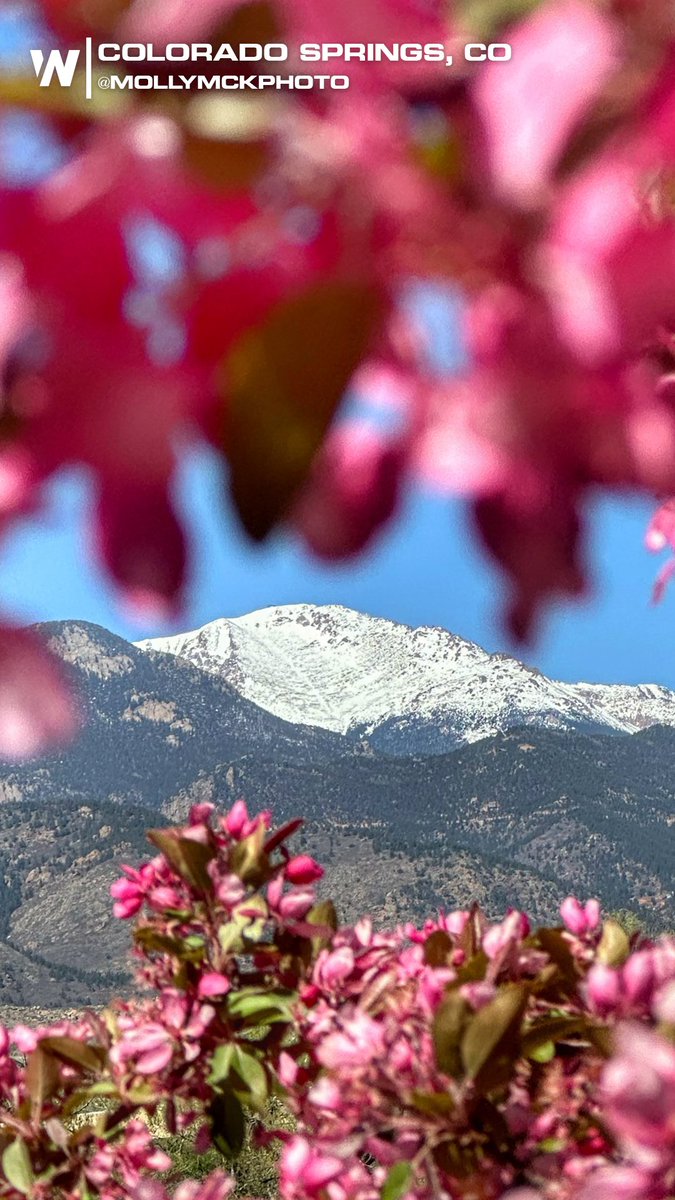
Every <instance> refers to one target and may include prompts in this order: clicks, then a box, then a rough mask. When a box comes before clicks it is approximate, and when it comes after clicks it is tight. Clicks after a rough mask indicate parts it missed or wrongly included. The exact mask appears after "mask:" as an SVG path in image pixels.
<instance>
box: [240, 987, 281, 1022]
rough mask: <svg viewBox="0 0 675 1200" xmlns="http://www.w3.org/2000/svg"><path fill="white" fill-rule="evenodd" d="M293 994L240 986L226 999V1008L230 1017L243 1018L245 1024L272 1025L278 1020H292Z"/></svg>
mask: <svg viewBox="0 0 675 1200" xmlns="http://www.w3.org/2000/svg"><path fill="white" fill-rule="evenodd" d="M295 1000H296V997H295V996H294V995H290V996H288V995H282V993H281V992H258V991H248V990H246V989H244V988H242V989H241V990H240V991H238V992H234V993H233V994H232V995H231V996H228V999H227V1009H228V1012H229V1014H230V1016H231V1017H237V1018H239V1019H240V1020H244V1021H246V1022H247V1024H249V1025H250V1024H253V1025H272V1024H277V1023H278V1022H280V1021H284V1022H285V1021H292V1019H293V1005H294V1003H295Z"/></svg>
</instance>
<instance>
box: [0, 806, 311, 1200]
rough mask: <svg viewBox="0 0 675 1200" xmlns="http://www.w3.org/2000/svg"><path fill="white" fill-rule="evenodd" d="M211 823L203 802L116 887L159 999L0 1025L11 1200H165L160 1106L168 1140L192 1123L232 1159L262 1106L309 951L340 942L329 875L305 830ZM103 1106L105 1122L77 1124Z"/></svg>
mask: <svg viewBox="0 0 675 1200" xmlns="http://www.w3.org/2000/svg"><path fill="white" fill-rule="evenodd" d="M212 812H213V806H212V805H204V804H202V805H197V806H195V807H194V808H193V809H192V811H191V813H190V819H189V823H188V825H187V826H186V827H185V828H183V829H178V828H176V829H167V830H156V831H154V832H153V833H152V834H151V837H152V839H153V841H154V843H155V845H156V846H158V847H161V851H160V853H159V854H158V855H157V856H156V857H155V858H154V859H153V860H152V862H150V863H146V864H144V865H143V866H141V867H140V868H139V869H134V868H130V867H127V868H125V876H124V878H123V879H121V880H119V881H118V882H117V883H116V884H113V887H112V892H113V896H114V898H115V910H116V913H117V915H118V916H119V917H121V918H127V917H131V916H135V917H136V927H135V955H136V959H137V964H138V969H137V981H138V983H139V985H141V986H145V985H148V984H149V985H150V986H151V987H152V988H153V989H154V994H153V995H149V996H148V997H147V998H137V999H133V1000H128V1001H122V1000H118V1001H115V1002H113V1003H112V1004H111V1006H110V1008H109V1010H108V1011H107V1012H106V1013H104V1014H103V1015H102V1016H95V1015H94V1014H89V1015H88V1016H86V1017H85V1018H83V1019H82V1020H81V1021H80V1022H78V1023H63V1024H60V1025H53V1026H46V1027H44V1028H38V1029H30V1028H27V1027H25V1026H17V1027H15V1028H14V1029H12V1030H6V1029H3V1028H0V1153H1V1154H2V1165H3V1173H2V1175H1V1176H0V1197H2V1198H3V1200H4V1198H5V1197H7V1198H8V1200H19V1197H20V1196H26V1195H32V1196H33V1195H34V1196H35V1197H37V1198H38V1200H52V1198H54V1200H56V1197H61V1196H65V1195H67V1196H69V1197H73V1200H77V1198H81V1200H92V1198H93V1197H94V1196H100V1197H101V1198H102V1200H123V1198H125V1197H130V1198H131V1200H168V1198H167V1193H166V1189H165V1187H164V1185H163V1184H162V1183H161V1181H159V1180H158V1179H157V1178H156V1176H157V1175H158V1173H162V1172H167V1171H168V1170H169V1169H170V1168H171V1166H172V1163H171V1159H170V1158H169V1157H168V1155H167V1154H166V1153H165V1152H164V1151H162V1150H159V1149H157V1147H156V1146H155V1145H154V1144H153V1141H152V1138H151V1136H150V1133H149V1131H148V1127H147V1124H146V1123H144V1121H143V1120H142V1117H143V1115H144V1114H148V1115H152V1114H155V1113H156V1112H157V1111H158V1109H159V1108H160V1106H162V1111H163V1112H165V1114H166V1121H167V1124H168V1127H169V1131H170V1132H176V1131H181V1130H185V1129H188V1128H190V1127H192V1126H194V1127H195V1130H196V1145H197V1147H198V1149H200V1150H204V1149H206V1148H208V1147H209V1146H210V1145H212V1144H214V1143H215V1145H217V1146H220V1147H221V1149H223V1150H226V1151H227V1153H228V1154H230V1155H231V1154H232V1153H236V1152H237V1150H238V1149H239V1148H240V1141H241V1138H242V1137H243V1120H244V1118H243V1112H244V1108H245V1107H250V1108H252V1109H256V1110H260V1108H261V1107H262V1106H263V1105H264V1103H265V1100H266V1097H267V1095H268V1090H269V1087H270V1086H271V1083H272V1081H273V1079H274V1063H275V1059H276V1056H277V1053H278V1046H279V1044H280V1042H281V1041H282V1040H283V1039H284V1038H285V1036H286V1035H287V1033H288V1031H289V1029H290V1028H292V1021H293V1009H294V1005H295V1004H296V1003H297V998H298V992H299V989H300V988H301V987H302V986H304V985H305V984H306V978H307V970H308V967H309V964H310V963H311V957H312V950H311V947H312V939H313V938H315V937H318V936H320V935H321V936H326V935H328V934H329V933H330V929H329V928H328V926H324V923H323V920H324V918H323V915H322V910H321V909H317V910H316V913H312V911H311V910H312V909H314V908H315V897H314V893H313V891H312V889H311V883H313V882H316V881H317V880H318V879H319V878H320V877H321V875H322V871H321V868H320V867H319V866H318V864H317V863H315V862H314V860H313V859H311V858H309V856H307V855H299V856H297V857H292V856H291V855H290V854H289V852H288V851H287V849H286V846H285V843H286V840H287V838H288V836H290V834H291V833H292V832H294V831H295V830H296V829H297V827H298V825H299V824H300V822H298V821H294V822H291V823H290V824H289V825H287V826H285V827H283V828H281V829H279V830H276V831H273V832H271V831H270V820H269V814H267V813H263V814H261V815H259V816H256V817H253V818H251V817H249V815H248V812H247V809H246V806H245V804H244V803H243V802H241V801H240V802H238V803H237V804H235V805H234V807H233V808H232V810H231V811H230V813H228V814H227V815H226V816H224V817H223V818H222V819H221V820H219V821H218V822H217V824H216V825H215V827H214V826H213V825H212ZM315 917H316V920H315ZM266 1023H267V1025H268V1031H267V1035H266V1037H264V1038H262V1039H261V1038H260V1036H259V1030H260V1026H261V1025H265V1024H266ZM17 1053H18V1054H20V1055H22V1056H24V1059H25V1063H24V1064H23V1065H22V1063H21V1062H20V1061H19V1060H18V1058H17ZM96 1097H103V1098H104V1100H105V1101H106V1102H107V1106H108V1110H107V1111H106V1112H104V1113H103V1114H102V1115H101V1114H99V1115H95V1116H94V1117H92V1118H91V1124H89V1125H87V1124H85V1125H84V1126H82V1124H81V1123H80V1122H78V1123H77V1125H76V1126H75V1127H73V1126H72V1125H71V1124H70V1123H69V1118H70V1117H71V1116H72V1114H73V1113H77V1112H78V1111H79V1110H81V1109H82V1108H83V1107H84V1106H85V1104H86V1103H87V1102H88V1101H92V1100H94V1099H95V1098H96ZM231 1187H232V1181H231V1180H230V1178H229V1176H226V1175H225V1174H223V1173H222V1172H220V1173H219V1172H217V1173H216V1174H215V1175H213V1176H211V1177H210V1178H209V1179H208V1180H207V1181H205V1182H204V1183H203V1184H201V1185H197V1184H192V1183H189V1182H188V1183H185V1184H181V1186H180V1187H179V1188H178V1190H177V1191H176V1192H175V1197H174V1200H226V1197H227V1196H228V1195H229V1192H230V1190H231Z"/></svg>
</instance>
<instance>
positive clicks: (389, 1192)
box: [380, 1162, 413, 1200]
mask: <svg viewBox="0 0 675 1200" xmlns="http://www.w3.org/2000/svg"><path fill="white" fill-rule="evenodd" d="M412 1178H413V1169H412V1167H411V1165H410V1163H407V1162H397V1163H394V1165H393V1167H392V1168H391V1170H390V1171H389V1174H388V1175H387V1178H386V1179H385V1181H384V1183H383V1185H382V1191H381V1192H380V1196H381V1197H382V1200H401V1197H402V1196H405V1194H406V1192H408V1191H409V1190H410V1185H411V1183H412Z"/></svg>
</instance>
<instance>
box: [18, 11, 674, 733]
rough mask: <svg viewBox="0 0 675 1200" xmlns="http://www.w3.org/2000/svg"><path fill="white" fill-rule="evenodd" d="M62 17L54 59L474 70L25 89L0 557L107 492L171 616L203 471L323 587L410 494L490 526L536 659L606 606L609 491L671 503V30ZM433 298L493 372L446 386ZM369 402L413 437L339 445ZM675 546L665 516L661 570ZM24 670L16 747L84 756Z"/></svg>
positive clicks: (652, 536) (133, 585)
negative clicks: (593, 609)
mask: <svg viewBox="0 0 675 1200" xmlns="http://www.w3.org/2000/svg"><path fill="white" fill-rule="evenodd" d="M37 10H38V13H39V15H40V16H41V17H42V18H44V23H45V33H44V44H45V47H47V48H48V47H50V46H52V45H54V43H55V39H60V44H61V45H62V46H63V47H64V49H66V48H78V47H80V48H81V47H82V45H83V39H84V38H85V37H91V38H93V39H94V44H95V45H98V44H99V43H100V42H105V43H107V44H109V43H110V41H113V42H114V43H124V42H132V43H135V44H140V45H145V44H150V45H151V46H152V47H153V51H154V53H155V55H159V56H161V52H162V48H166V46H167V44H169V43H170V42H176V41H178V42H188V43H191V42H193V41H195V42H199V43H200V44H201V45H208V44H209V43H213V44H214V45H219V44H222V43H226V44H228V45H231V46H233V47H234V48H235V50H236V48H237V47H238V46H240V45H241V44H242V43H247V42H254V43H261V44H265V43H269V42H270V41H283V42H285V43H286V44H287V45H288V46H289V47H290V51H291V59H290V62H289V69H292V68H293V57H292V56H293V54H294V53H295V50H294V48H296V49H297V47H298V46H299V45H300V44H302V43H304V42H310V43H323V42H333V43H350V44H361V43H363V44H366V43H373V44H375V43H377V42H381V41H384V42H386V43H387V44H392V43H399V44H401V43H406V44H408V43H410V44H432V45H441V46H443V47H445V48H446V49H447V51H448V53H450V54H452V57H453V65H452V66H451V67H448V66H447V65H446V62H445V61H444V59H443V56H442V57H441V61H418V62H415V61H399V62H391V61H389V60H388V59H386V58H385V59H384V60H383V61H380V62H378V61H372V62H360V61H358V60H350V61H348V62H346V63H340V64H339V70H340V71H341V72H344V73H345V74H346V75H347V76H348V78H349V82H350V87H349V89H348V90H342V91H334V90H331V89H328V90H323V91H322V90H315V91H290V90H285V91H283V92H282V93H264V92H259V93H257V92H246V93H232V92H230V93H222V92H220V93H218V92H213V93H210V92H209V93H205V94H204V95H202V94H199V95H197V96H195V95H192V94H191V93H187V92H186V93H175V94H174V93H170V94H168V95H169V98H168V99H167V93H165V92H161V91H160V92H157V93H155V94H150V93H147V92H125V93H123V94H122V93H113V92H105V91H103V90H101V89H96V94H95V98H94V100H92V101H87V100H85V99H84V98H83V94H82V87H81V80H80V78H79V76H76V81H75V86H74V87H73V88H71V89H70V90H68V89H63V88H60V87H58V86H56V85H54V86H52V87H48V88H42V87H40V86H39V85H38V81H37V80H36V79H35V77H34V73H32V72H31V74H30V78H29V77H28V75H25V74H21V72H19V74H12V73H5V74H4V75H2V76H0V98H4V100H5V101H6V104H7V106H8V109H7V110H6V112H5V116H4V120H5V122H6V121H8V120H9V119H10V116H9V115H8V114H10V115H11V106H12V105H20V106H23V107H24V108H28V109H33V110H34V111H35V112H36V113H37V114H38V116H39V119H40V121H42V122H43V133H44V131H45V130H47V131H48V133H49V137H50V138H51V142H50V145H51V149H52V153H51V155H50V169H48V170H47V171H46V172H43V173H42V174H41V175H39V177H38V178H37V179H36V178H35V175H36V174H37V172H35V171H34V172H33V173H32V174H31V177H30V180H25V181H24V182H23V184H22V185H21V186H16V180H15V179H13V178H10V177H9V176H8V174H7V171H5V172H4V175H3V176H2V178H0V251H1V253H2V258H1V259H0V306H1V310H2V321H1V322H0V326H1V329H2V337H1V339H0V358H1V360H2V364H3V392H2V396H3V401H2V404H3V407H2V414H1V422H0V424H1V433H2V445H1V449H0V480H1V482H2V486H1V487H0V505H1V506H2V516H3V526H4V528H5V529H6V530H9V529H10V528H11V526H12V522H13V520H14V519H15V518H16V517H17V516H20V515H21V514H23V513H25V512H27V511H30V510H31V509H32V508H33V507H34V506H35V505H36V504H38V503H39V498H40V489H41V486H42V484H43V483H44V481H45V480H46V479H47V478H48V477H49V476H50V475H51V474H53V472H55V471H56V470H57V469H58V468H59V467H60V466H62V465H63V464H64V463H72V462H79V463H84V464H86V465H87V466H88V467H89V468H90V469H91V470H92V472H94V473H95V476H96V479H97V494H96V501H95V505H94V511H93V512H92V514H91V522H92V529H93V534H94V538H93V541H94V544H95V547H96V553H97V554H98V557H99V559H100V560H101V561H102V562H103V563H104V564H105V566H106V567H107V569H108V570H109V571H110V572H111V573H112V575H113V576H114V578H115V579H116V580H117V581H118V583H119V584H120V585H121V587H122V588H124V589H125V591H126V594H127V595H128V597H129V598H130V599H131V600H132V601H133V602H134V603H135V604H137V605H141V606H145V607H146V608H147V607H148V606H151V607H152V608H153V610H154V609H157V608H159V609H161V610H166V609H172V608H173V607H174V606H175V605H176V604H177V603H178V602H179V601H180V596H181V592H182V588H183V583H184V579H185V573H186V562H187V552H186V547H185V544H184V535H183V532H182V529H181V527H180V524H179V522H178V519H177V517H176V514H175V512H174V509H173V507H172V503H171V499H170V485H171V478H172V474H173V470H174V465H175V456H176V453H177V451H178V449H179V448H180V446H181V445H182V444H185V443H186V441H188V440H190V439H195V438H199V439H202V440H206V441H207V442H208V443H209V444H210V445H212V446H213V447H215V448H216V450H217V451H218V452H220V453H221V454H222V455H223V457H224V458H226V459H227V463H228V473H229V474H228V477H229V487H230V491H231V494H232V497H233V499H234V503H235V506H236V509H237V511H238V513H239V516H240V518H241V521H242V524H243V526H244V527H245V529H246V530H247V531H248V532H249V533H250V535H251V536H252V537H254V538H259V539H260V538H264V537H265V536H266V535H267V533H268V532H269V531H270V530H271V529H272V528H273V527H274V526H275V525H276V524H277V523H278V522H280V521H285V522H287V523H288V524H290V526H292V527H293V528H294V529H295V530H297V532H298V534H299V536H300V537H301V538H302V539H303V540H304V542H305V543H306V544H307V545H308V546H309V547H310V548H311V550H312V551H313V552H314V553H315V554H317V555H319V556H323V557H327V558H338V557H341V556H345V555H350V554H354V553H356V552H358V551H359V550H360V549H361V548H362V547H363V546H364V545H365V544H366V543H367V542H368V541H369V539H370V538H371V537H372V536H373V535H374V533H375V532H376V531H377V529H378V528H380V527H381V526H382V525H383V524H384V523H385V522H386V521H388V520H390V519H391V518H392V517H393V515H394V514H395V511H396V507H397V501H398V497H399V495H400V491H401V486H402V483H403V481H404V480H405V479H406V478H407V476H408V475H409V474H410V473H414V474H416V475H417V476H421V477H422V478H423V479H425V480H426V481H428V482H431V483H433V484H434V485H435V486H436V487H438V488H440V489H442V490H447V491H448V492H459V493H460V494H463V495H465V496H466V497H468V498H469V500H470V502H471V506H472V511H473V514H474V523H475V529H476V533H477V536H478V537H479V539H480V540H481V542H482V544H483V545H484V546H485V547H486V548H487V550H488V552H489V553H490V554H491V555H492V556H493V557H494V558H495V559H497V560H498V561H499V563H500V564H501V565H502V567H503V569H504V570H505V572H506V574H507V576H508V579H509V582H510V593H511V594H510V601H509V605H508V614H507V615H508V621H509V624H510V627H511V629H512V631H513V632H514V633H515V634H516V635H518V636H525V635H526V634H527V632H528V630H530V628H531V627H532V624H533V621H534V620H535V618H536V614H537V611H538V608H539V607H540V605H541V604H542V603H543V602H545V601H546V600H547V598H548V597H550V596H552V595H555V594H563V595H576V594H578V593H580V592H581V591H582V590H583V588H584V576H583V572H582V569H581V566H580V557H579V551H580V541H581V534H582V527H581V517H582V511H583V502H584V499H585V497H586V496H587V495H588V494H589V492H591V491H592V490H594V489H596V490H597V489H598V488H620V487H621V488H630V489H642V490H646V491H648V492H650V493H655V494H659V495H662V496H664V497H667V496H668V495H669V494H670V493H671V492H673V491H675V478H674V474H675V466H674V463H675V417H674V412H673V403H672V392H673V342H672V332H671V331H672V328H673V320H674V319H675V313H674V312H673V306H674V301H673V296H674V295H675V292H674V291H673V287H672V279H673V266H674V263H675V226H674V223H673V213H672V202H671V201H672V170H673V165H674V157H675V140H674V136H673V128H675V124H674V120H673V113H674V111H675V68H674V66H673V63H674V57H673V51H674V32H675V30H674V22H673V15H672V8H671V5H670V4H669V3H668V2H667V0H640V2H639V3H636V2H633V0H607V2H606V3H603V4H597V3H594V2H591V0H542V2H541V3H537V2H536V0H500V2H499V3H496V4H493V5H485V4H482V3H480V2H479V0H455V2H454V3H450V2H449V0H443V2H442V0H345V2H344V3H341V4H340V5H328V4H326V3H323V2H322V0H313V2H311V3H310V2H309V0H270V3H269V5H266V4H264V3H262V2H259V0H256V2H253V3H244V2H243V0H202V2H201V3H195V2H194V0H171V3H167V0H87V2H86V3H85V2H84V0H42V3H40V4H38V5H37ZM495 38H496V39H498V40H499V41H500V42H502V43H508V44H509V45H510V46H511V48H512V54H511V58H510V60H509V61H485V62H470V61H467V59H466V58H465V55H464V52H463V48H464V46H465V44H466V43H467V42H472V41H474V40H475V39H480V40H481V41H483V42H485V43H488V42H490V41H491V40H494V39H495ZM319 65H320V66H321V67H322V69H323V68H325V69H326V70H328V71H334V69H335V64H334V62H331V63H329V64H328V65H327V66H326V64H319ZM28 66H30V64H28ZM231 66H232V64H231V63H229V62H227V63H225V64H223V62H222V61H221V62H213V63H208V62H206V64H203V63H202V64H201V65H200V70H202V69H203V70H205V71H207V73H208V71H210V72H212V73H214V74H219V73H220V74H222V73H223V72H225V71H226V70H231ZM296 66H297V63H296ZM126 67H127V69H128V70H129V72H131V73H133V72H137V73H138V72H139V71H140V70H147V65H146V64H144V63H140V64H139V63H136V64H134V63H129V64H126ZM153 69H155V70H158V71H159V79H160V82H161V79H162V78H163V74H162V73H163V72H164V73H166V71H167V70H168V69H169V67H168V66H167V64H164V65H163V66H162V65H160V66H159V67H154V68H153ZM246 72H247V74H248V75H250V74H251V73H252V74H253V76H254V77H255V76H256V73H258V72H259V66H258V65H256V64H253V65H252V66H251V64H247V66H246ZM272 94H273V95H274V99H273V100H270V99H269V96H270V95H272ZM120 97H122V98H121V99H120ZM2 120H3V118H2V117H0V130H1V129H2ZM153 239H154V240H153ZM158 240H159V242H160V243H161V247H162V254H161V255H160V256H158V255H156V254H155V255H153V254H151V253H148V249H147V247H148V244H149V243H152V244H153V245H156V244H157V242H158ZM160 258H161V262H160V261H159V259H160ZM413 278H414V279H417V280H420V279H421V280H424V281H427V282H428V283H433V284H434V286H438V287H448V286H452V287H453V288H455V289H458V291H459V293H460V294H461V296H462V297H463V304H464V338H465V342H466V346H467V349H468V354H469V360H470V361H469V365H468V366H467V367H466V369H464V370H462V371H461V372H459V373H458V374H455V375H453V376H451V377H449V376H448V375H447V374H443V373H441V372H439V371H438V369H437V368H436V367H435V365H434V363H433V360H432V358H431V356H430V354H429V346H428V345H427V343H426V341H425V337H424V335H423V333H422V332H421V331H420V329H418V328H417V327H416V323H415V318H414V316H411V313H410V305H409V304H408V303H407V299H406V296H407V292H406V287H407V284H408V283H409V281H410V280H411V279H413ZM350 384H351V385H352V386H353V387H356V388H357V389H358V390H359V392H360V394H361V395H362V396H363V397H364V398H365V401H366V402H367V403H368V404H370V405H371V407H372V408H374V409H375V408H378V407H379V408H384V409H386V410H387V412H388V413H389V415H390V417H391V418H392V419H391V420H389V421H387V422H377V423H376V424H374V425H370V424H368V423H364V422H363V421H360V422H356V421H351V422H349V421H347V422H339V423H337V424H336V423H335V422H334V421H333V417H334V414H335V412H336V409H337V406H338V403H339V400H340V397H341V396H342V394H343V392H344V390H345V388H346V387H347V386H348V385H350ZM674 541H675V523H674V520H673V510H672V508H671V507H669V506H666V507H665V508H664V509H662V510H660V512H659V513H658V515H657V517H656V518H655V522H654V525H653V526H652V528H651V530H650V532H649V537H648V544H649V546H650V548H651V549H653V550H661V549H663V548H664V547H666V546H667V545H668V544H669V543H671V542H674ZM671 571H672V566H671V565H668V566H667V567H666V573H665V575H663V576H662V578H661V580H660V581H659V585H658V586H659V590H660V589H661V588H662V586H663V584H664V583H665V579H666V578H667V576H668V575H669V574H670V573H671ZM0 658H1V660H2V665H3V672H4V680H3V688H2V696H3V700H2V704H3V705H4V706H5V707H6V708H7V710H8V714H9V715H11V716H12V717H13V719H12V720H11V721H10V720H7V721H5V720H4V719H0V731H1V734H0V748H2V749H3V750H4V751H5V752H13V753H19V754H20V753H31V752H33V751H34V750H35V749H36V748H38V747H39V746H40V745H42V744H45V743H48V742H49V741H50V740H52V739H54V738H57V737H59V736H62V735H64V734H65V733H67V732H68V731H69V730H70V729H72V727H73V724H74V722H75V720H76V716H75V713H74V711H73V707H72V704H71V705H69V703H68V702H67V699H66V697H65V696H64V694H63V689H62V684H61V681H60V680H59V677H58V671H57V668H56V666H55V665H54V663H53V662H51V661H49V660H48V659H46V658H45V657H44V654H42V653H40V652H39V649H38V648H37V647H35V646H33V645H32V644H31V642H30V641H29V640H28V639H27V638H26V636H25V635H21V636H17V635H15V634H13V633H12V631H11V630H9V629H7V630H6V631H5V632H4V633H3V635H2V639H1V641H0ZM37 697H41V702H40V703H38V702H37V699H36V698H37ZM2 716H3V712H2V711H0V717H2Z"/></svg>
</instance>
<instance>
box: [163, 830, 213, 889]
mask: <svg viewBox="0 0 675 1200" xmlns="http://www.w3.org/2000/svg"><path fill="white" fill-rule="evenodd" d="M148 840H149V841H151V842H152V843H153V845H154V846H156V847H157V849H158V850H159V851H161V853H162V854H163V855H164V857H165V858H166V859H167V860H168V862H169V863H170V864H171V866H172V867H173V869H174V871H175V872H176V874H177V875H180V877H181V879H185V880H186V882H187V883H189V884H191V885H192V887H195V888H197V890H198V891H202V892H207V891H209V890H210V889H211V886H212V884H211V880H210V878H209V874H208V871H207V870H206V868H207V866H208V864H209V863H210V862H211V859H212V858H213V856H214V850H213V848H212V847H211V846H205V845H204V844H203V843H202V842H194V841H192V839H191V838H185V837H181V836H180V832H179V830H177V829H151V830H150V832H149V833H148Z"/></svg>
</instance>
